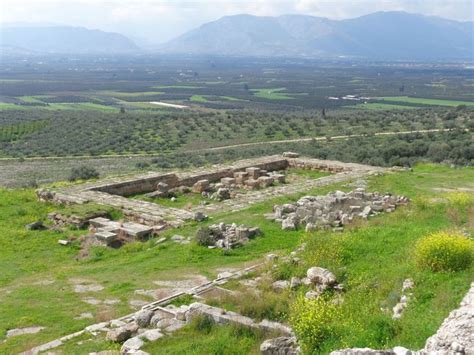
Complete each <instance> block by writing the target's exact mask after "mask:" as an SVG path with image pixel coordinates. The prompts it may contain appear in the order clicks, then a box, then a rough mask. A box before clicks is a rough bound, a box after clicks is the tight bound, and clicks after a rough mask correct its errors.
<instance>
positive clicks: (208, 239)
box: [196, 227, 214, 246]
mask: <svg viewBox="0 0 474 355" xmlns="http://www.w3.org/2000/svg"><path fill="white" fill-rule="evenodd" d="M196 243H197V244H198V245H202V246H209V245H213V244H214V241H213V238H212V235H211V230H210V229H209V228H207V227H202V228H199V229H198V231H197V232H196Z"/></svg>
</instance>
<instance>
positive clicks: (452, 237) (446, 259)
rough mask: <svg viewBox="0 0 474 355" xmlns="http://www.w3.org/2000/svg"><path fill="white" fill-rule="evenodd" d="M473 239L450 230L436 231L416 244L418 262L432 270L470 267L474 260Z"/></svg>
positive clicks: (453, 269) (454, 269) (452, 269)
mask: <svg viewBox="0 0 474 355" xmlns="http://www.w3.org/2000/svg"><path fill="white" fill-rule="evenodd" d="M473 244H474V243H473V242H472V240H470V239H468V238H466V237H464V236H462V235H460V234H452V233H448V232H439V233H434V234H431V235H429V236H426V237H424V238H421V239H420V240H418V242H417V243H416V245H415V260H416V262H417V264H418V265H419V266H420V267H422V268H425V269H430V270H432V271H435V272H438V271H459V270H463V269H467V268H468V267H470V265H471V263H472V260H473Z"/></svg>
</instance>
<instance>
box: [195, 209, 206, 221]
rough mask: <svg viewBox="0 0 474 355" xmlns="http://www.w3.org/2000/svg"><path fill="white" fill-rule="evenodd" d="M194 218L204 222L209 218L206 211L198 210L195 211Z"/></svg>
mask: <svg viewBox="0 0 474 355" xmlns="http://www.w3.org/2000/svg"><path fill="white" fill-rule="evenodd" d="M193 219H194V220H195V221H196V222H202V221H204V220H206V219H207V216H206V215H205V214H204V213H202V212H199V211H198V212H194V215H193Z"/></svg>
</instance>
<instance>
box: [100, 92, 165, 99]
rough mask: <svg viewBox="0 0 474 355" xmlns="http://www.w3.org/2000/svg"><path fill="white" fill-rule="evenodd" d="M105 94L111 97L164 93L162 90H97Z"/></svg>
mask: <svg viewBox="0 0 474 355" xmlns="http://www.w3.org/2000/svg"><path fill="white" fill-rule="evenodd" d="M99 93H103V94H105V95H109V96H112V97H120V98H122V97H141V96H156V95H162V94H164V92H163V91H139V92H124V91H99Z"/></svg>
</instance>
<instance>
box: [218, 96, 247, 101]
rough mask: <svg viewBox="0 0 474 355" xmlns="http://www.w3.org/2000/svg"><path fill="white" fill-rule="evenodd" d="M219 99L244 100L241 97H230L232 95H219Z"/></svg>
mask: <svg viewBox="0 0 474 355" xmlns="http://www.w3.org/2000/svg"><path fill="white" fill-rule="evenodd" d="M219 97H220V98H221V99H224V100H228V101H245V100H242V99H239V98H237V97H232V96H219Z"/></svg>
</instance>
